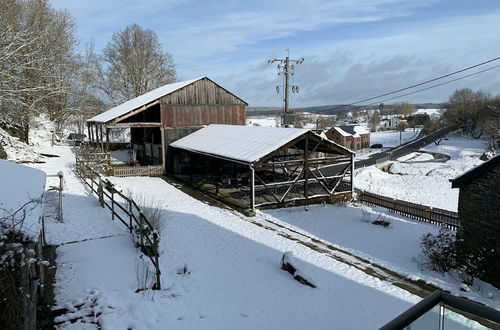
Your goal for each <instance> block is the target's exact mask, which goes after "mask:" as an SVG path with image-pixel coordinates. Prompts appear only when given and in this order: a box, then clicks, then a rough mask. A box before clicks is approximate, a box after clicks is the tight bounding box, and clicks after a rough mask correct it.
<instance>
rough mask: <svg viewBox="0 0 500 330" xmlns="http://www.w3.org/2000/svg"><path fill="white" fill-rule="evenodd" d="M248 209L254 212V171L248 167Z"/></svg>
mask: <svg viewBox="0 0 500 330" xmlns="http://www.w3.org/2000/svg"><path fill="white" fill-rule="evenodd" d="M250 209H251V210H252V211H253V212H255V170H254V168H253V167H251V166H250Z"/></svg>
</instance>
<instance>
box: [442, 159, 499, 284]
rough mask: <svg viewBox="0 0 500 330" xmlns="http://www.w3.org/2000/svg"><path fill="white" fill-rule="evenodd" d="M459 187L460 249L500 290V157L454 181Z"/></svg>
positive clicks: (452, 181)
mask: <svg viewBox="0 0 500 330" xmlns="http://www.w3.org/2000/svg"><path fill="white" fill-rule="evenodd" d="M451 186H452V188H460V193H459V198H458V216H459V219H460V223H461V227H460V229H459V231H458V233H457V237H458V238H459V239H463V241H461V240H458V244H459V249H460V250H461V251H462V252H463V253H468V254H471V255H474V259H473V260H471V262H477V263H481V267H482V268H483V269H484V270H485V274H484V277H483V279H484V280H485V281H487V282H489V283H491V284H493V285H495V286H496V287H498V288H500V277H498V274H500V206H499V203H498V201H499V200H500V155H497V156H496V157H494V158H492V159H490V160H489V161H487V162H484V163H483V164H481V165H479V166H477V167H475V168H473V169H471V170H470V171H468V172H465V173H464V174H462V175H461V176H459V177H457V178H455V179H453V180H451Z"/></svg>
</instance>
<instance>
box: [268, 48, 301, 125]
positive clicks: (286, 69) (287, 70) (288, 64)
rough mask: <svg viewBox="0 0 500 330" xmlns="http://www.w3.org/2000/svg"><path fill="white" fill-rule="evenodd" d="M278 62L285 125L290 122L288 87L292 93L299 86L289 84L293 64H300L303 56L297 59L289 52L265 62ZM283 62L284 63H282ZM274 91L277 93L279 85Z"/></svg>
mask: <svg viewBox="0 0 500 330" xmlns="http://www.w3.org/2000/svg"><path fill="white" fill-rule="evenodd" d="M274 62H278V63H280V64H278V75H283V86H282V87H283V123H284V125H285V126H287V125H288V124H292V122H289V121H291V116H290V110H289V102H290V100H289V95H288V94H289V93H288V92H289V89H290V88H291V89H292V93H298V92H299V86H291V85H290V84H289V80H290V76H293V75H294V73H295V65H297V64H301V63H302V62H304V58H300V59H298V60H292V59H290V52H289V54H288V55H287V57H285V58H274V59H272V60H269V61H268V62H267V63H274ZM283 64H284V65H283ZM276 91H277V92H278V93H279V91H280V86H276ZM288 117H290V118H288Z"/></svg>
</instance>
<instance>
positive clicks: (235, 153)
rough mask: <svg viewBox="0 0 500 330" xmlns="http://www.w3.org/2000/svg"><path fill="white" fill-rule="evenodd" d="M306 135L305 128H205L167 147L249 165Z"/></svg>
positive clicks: (227, 126) (220, 126) (223, 126)
mask: <svg viewBox="0 0 500 330" xmlns="http://www.w3.org/2000/svg"><path fill="white" fill-rule="evenodd" d="M309 131H310V130H308V129H305V128H281V127H262V126H239V125H209V126H206V127H204V128H202V129H200V130H198V131H196V132H194V133H192V134H190V135H188V136H186V137H184V138H182V139H180V140H177V141H175V142H173V143H171V144H170V146H172V147H175V148H180V149H185V150H189V151H194V152H200V153H205V154H210V155H214V156H218V157H222V158H227V159H232V160H236V161H240V162H243V163H248V164H250V163H253V162H255V161H257V160H259V159H260V158H262V157H264V156H266V155H268V154H269V153H271V152H273V151H274V150H276V149H279V148H280V147H282V146H283V145H284V144H286V143H287V142H290V141H292V140H293V139H295V138H297V137H299V136H300V135H302V134H304V133H307V132H309Z"/></svg>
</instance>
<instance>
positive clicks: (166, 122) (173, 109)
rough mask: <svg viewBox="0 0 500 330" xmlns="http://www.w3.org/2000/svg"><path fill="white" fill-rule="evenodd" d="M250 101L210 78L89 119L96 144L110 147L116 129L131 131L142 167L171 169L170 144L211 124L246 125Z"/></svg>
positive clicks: (165, 88) (170, 87) (148, 95)
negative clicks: (111, 134)
mask: <svg viewBox="0 0 500 330" xmlns="http://www.w3.org/2000/svg"><path fill="white" fill-rule="evenodd" d="M247 105H248V104H247V103H246V102H245V101H243V100H242V99H240V98H239V97H237V96H236V95H234V94H232V93H231V92H229V91H228V90H226V89H224V88H222V87H221V86H220V85H218V84H217V83H215V82H214V81H212V80H211V79H209V78H208V77H200V78H196V79H192V80H186V81H181V82H176V83H173V84H168V85H165V86H162V87H159V88H157V89H155V90H152V91H150V92H148V93H146V94H143V95H141V96H138V97H136V98H134V99H131V100H129V101H127V102H125V103H122V104H120V105H118V106H116V107H114V108H112V109H109V110H108V111H106V112H104V113H101V114H99V115H97V116H95V117H93V118H90V119H88V120H87V127H88V135H89V139H90V142H91V143H94V144H98V145H100V146H101V148H102V149H107V150H109V148H110V145H109V142H110V131H111V130H113V129H130V147H131V148H132V149H133V150H134V151H135V155H136V160H137V162H138V163H139V164H140V165H161V167H162V172H163V173H165V171H166V160H167V159H168V154H167V146H168V145H169V144H170V143H171V142H173V141H176V140H177V139H179V138H182V137H184V136H186V135H188V134H190V133H192V132H194V131H196V130H198V129H200V128H201V127H202V126H203V125H208V124H229V125H245V107H246V106H247Z"/></svg>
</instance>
